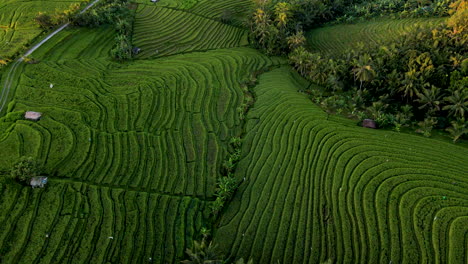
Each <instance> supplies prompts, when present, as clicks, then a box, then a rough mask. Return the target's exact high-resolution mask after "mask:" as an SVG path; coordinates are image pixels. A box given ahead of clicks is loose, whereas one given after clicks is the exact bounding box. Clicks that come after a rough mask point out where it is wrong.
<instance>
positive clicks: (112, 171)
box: [0, 0, 468, 264]
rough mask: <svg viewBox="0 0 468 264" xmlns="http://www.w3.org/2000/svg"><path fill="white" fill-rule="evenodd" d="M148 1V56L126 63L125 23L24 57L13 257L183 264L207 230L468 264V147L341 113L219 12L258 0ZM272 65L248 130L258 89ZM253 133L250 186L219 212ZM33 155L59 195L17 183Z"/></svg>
mask: <svg viewBox="0 0 468 264" xmlns="http://www.w3.org/2000/svg"><path fill="white" fill-rule="evenodd" d="M138 2H140V5H139V7H138V12H137V18H136V21H135V24H134V30H135V35H134V38H133V39H134V41H135V43H136V45H137V46H139V47H141V49H142V52H141V53H140V54H139V57H138V58H137V59H136V60H134V61H130V62H126V63H117V62H115V61H113V60H112V59H111V58H110V57H109V54H110V50H111V48H112V46H113V45H114V43H115V34H114V29H113V28H112V27H110V26H108V27H100V28H96V29H85V28H81V29H78V28H75V29H67V30H65V31H62V32H61V33H59V34H57V35H56V36H54V37H53V38H52V39H51V40H50V41H49V42H47V43H46V44H45V45H44V46H42V47H41V48H40V49H39V50H37V51H36V52H35V53H34V54H33V56H34V57H35V58H36V59H37V60H38V61H39V63H38V64H21V66H20V67H18V73H17V74H15V75H14V76H19V77H18V79H17V80H15V81H14V82H13V83H14V84H15V87H14V88H13V90H12V91H14V96H13V99H12V101H11V102H10V104H9V107H8V111H7V112H8V113H7V115H6V116H5V117H1V118H0V224H1V226H2V228H0V263H60V264H61V263H178V262H179V260H181V259H183V258H185V257H186V256H184V251H185V249H186V248H188V247H191V246H192V242H193V240H194V239H198V238H200V230H201V229H202V227H207V228H209V229H211V232H212V233H213V236H214V241H215V242H216V243H217V244H218V245H219V247H218V248H219V250H220V251H222V252H223V253H224V254H225V255H226V256H229V257H231V259H233V260H234V259H238V258H240V257H244V258H245V259H248V258H249V257H252V258H253V259H254V263H320V262H325V261H327V260H331V261H332V262H336V263H414V262H421V263H425V262H431V263H432V262H439V263H465V262H466V260H468V254H467V252H468V244H467V242H468V240H467V237H468V228H467V226H468V225H467V221H468V208H467V204H468V202H467V198H468V191H467V187H468V177H467V176H468V175H467V171H468V160H467V156H468V151H467V149H466V148H462V147H458V146H455V145H452V144H446V143H441V142H438V141H434V140H430V139H424V138H422V137H414V136H408V135H403V134H397V133H393V132H388V131H378V130H369V129H362V128H358V127H356V125H355V124H354V123H353V122H350V121H347V120H341V119H340V118H337V117H333V116H327V115H326V114H325V113H324V112H323V111H322V110H320V109H319V108H317V107H315V106H314V105H313V104H312V103H311V102H310V100H309V99H308V98H307V97H306V96H305V95H304V94H301V93H299V92H298V91H300V90H303V89H304V87H306V85H308V83H305V81H304V80H303V79H301V78H299V77H298V76H297V75H296V74H293V73H292V71H291V69H290V68H289V67H287V66H284V64H286V60H284V59H280V58H269V57H267V56H265V55H262V54H260V53H259V52H257V51H255V50H253V49H249V48H246V47H240V46H242V45H244V44H245V31H244V30H243V29H241V28H239V27H237V26H230V25H227V24H224V23H220V22H219V21H218V20H219V16H220V15H222V14H223V13H224V11H225V10H228V11H230V12H233V13H236V12H243V11H242V10H247V8H249V5H250V3H249V2H248V1H247V0H241V1H237V2H233V1H229V0H220V1H211V0H199V1H196V0H194V1H185V0H160V1H159V2H158V3H157V4H155V5H153V4H151V3H149V1H143V0H138ZM156 49H158V53H152V52H153V51H155V50H156ZM281 65H283V66H281ZM272 69H273V70H272ZM259 71H267V72H266V73H264V74H262V75H260V77H259V84H258V85H257V86H256V87H254V88H253V91H254V92H255V98H256V102H255V104H254V107H253V108H251V110H250V111H249V113H248V116H247V117H248V118H247V120H248V121H247V123H245V124H244V123H243V122H241V120H240V116H239V111H238V109H239V108H241V109H242V107H240V106H242V103H243V102H244V99H245V98H244V96H245V95H244V91H243V90H242V89H241V84H240V83H245V82H246V81H248V80H249V81H250V80H251V79H252V72H259ZM3 78H5V76H3ZM0 83H3V82H0ZM249 98H250V97H249ZM24 111H39V112H42V113H43V117H42V118H41V119H40V120H39V121H38V122H32V121H27V120H24V119H23V118H22V115H23V113H24ZM239 135H242V136H244V139H243V144H242V147H243V149H242V159H241V162H240V163H239V164H238V165H237V169H236V172H235V176H236V177H237V178H238V179H239V181H240V182H241V185H240V189H239V190H238V192H237V193H236V195H235V197H234V200H233V201H232V202H230V203H228V204H227V206H226V207H225V208H224V211H222V213H221V215H220V218H218V219H215V220H216V221H213V218H210V217H209V216H210V212H211V208H210V207H211V205H212V204H213V201H214V200H215V198H216V196H215V194H214V193H215V189H216V180H217V178H218V177H219V176H220V170H221V167H222V164H223V161H225V159H226V157H227V154H228V151H227V150H228V145H229V144H228V142H229V141H230V139H232V137H237V136H239ZM20 156H33V157H35V158H36V159H37V160H38V161H39V162H40V163H42V164H43V165H44V168H45V174H46V175H48V176H49V183H48V184H47V186H46V188H44V189H31V188H30V187H26V186H21V185H20V184H18V183H16V182H12V180H9V179H8V178H7V177H5V176H6V174H7V171H8V169H10V168H11V166H12V164H13V163H14V162H15V161H16V160H17V159H18V158H19V157H20ZM244 179H245V180H244Z"/></svg>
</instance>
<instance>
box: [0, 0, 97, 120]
mask: <svg viewBox="0 0 468 264" xmlns="http://www.w3.org/2000/svg"><path fill="white" fill-rule="evenodd" d="M99 1H101V0H94V1H93V2H91V3H90V4H88V5H87V6H86V7H85V8H84V9H83V10H81V11H80V14H83V13H84V12H86V11H87V10H88V9H90V8H91V7H93V6H94V5H95V4H96V3H97V2H99ZM69 25H70V23H66V24H64V25H62V26H61V27H59V28H58V29H56V30H55V31H54V32H52V33H50V34H49V35H47V36H46V37H45V38H44V39H43V40H41V41H40V42H39V43H37V44H36V45H34V46H33V47H32V48H31V49H29V50H28V51H26V53H24V55H23V56H21V57H19V58H18V59H17V60H16V61H15V62H13V64H12V65H11V68H10V71H9V72H8V74H7V75H6V76H7V77H6V79H5V82H4V85H3V86H2V92H1V94H0V113H2V111H3V109H4V108H5V105H6V103H7V102H8V95H9V93H10V90H11V86H12V84H13V80H14V79H15V78H14V77H15V74H16V70H17V69H18V66H19V65H20V64H21V63H22V62H23V61H24V57H27V56H29V55H31V54H32V53H33V52H34V51H35V50H37V49H38V48H39V47H41V46H42V45H43V44H44V43H46V42H47V41H48V40H49V39H51V38H52V37H53V36H55V35H57V34H58V33H59V32H61V31H62V30H64V29H65V28H66V27H68V26H69Z"/></svg>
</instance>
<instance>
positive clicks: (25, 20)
mask: <svg viewBox="0 0 468 264" xmlns="http://www.w3.org/2000/svg"><path fill="white" fill-rule="evenodd" d="M83 1H84V0H61V1H55V0H51V1H20V0H4V1H2V2H1V3H0V58H1V57H4V58H8V57H12V56H14V55H15V54H16V53H17V52H19V51H20V50H21V49H22V48H23V47H24V46H25V45H27V44H29V43H30V42H31V41H32V40H34V39H35V38H36V37H38V36H39V35H40V34H41V33H42V32H43V30H42V29H41V28H40V27H39V26H38V25H36V24H35V22H34V18H35V17H36V15H37V14H38V13H39V12H43V13H53V12H55V11H56V10H65V9H68V8H69V7H70V5H71V4H73V3H80V2H83Z"/></svg>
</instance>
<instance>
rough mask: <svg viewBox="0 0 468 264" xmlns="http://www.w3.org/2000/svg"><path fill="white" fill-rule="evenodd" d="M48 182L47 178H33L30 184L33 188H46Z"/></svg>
mask: <svg viewBox="0 0 468 264" xmlns="http://www.w3.org/2000/svg"><path fill="white" fill-rule="evenodd" d="M47 180H48V179H47V177H42V176H39V177H32V178H31V182H30V184H31V187H33V188H44V186H45V185H46V184H47Z"/></svg>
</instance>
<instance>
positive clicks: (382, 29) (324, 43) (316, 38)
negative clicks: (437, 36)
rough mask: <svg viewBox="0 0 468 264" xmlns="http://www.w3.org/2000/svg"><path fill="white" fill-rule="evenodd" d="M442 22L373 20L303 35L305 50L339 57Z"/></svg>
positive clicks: (325, 28)
mask: <svg viewBox="0 0 468 264" xmlns="http://www.w3.org/2000/svg"><path fill="white" fill-rule="evenodd" d="M444 20H445V18H406V19H389V18H385V19H382V18H380V19H376V20H373V21H366V22H358V23H356V24H347V25H334V26H326V27H322V28H317V29H314V30H311V31H309V32H307V34H306V37H307V41H308V45H309V48H310V49H311V50H312V51H317V52H325V53H329V52H333V53H342V52H345V51H346V50H347V49H349V48H352V47H353V46H355V45H357V44H358V43H362V44H364V45H368V44H380V43H385V42H388V41H392V40H395V39H397V38H398V37H400V36H402V35H403V34H404V33H406V32H408V31H410V30H412V29H414V28H417V27H420V26H429V25H435V24H438V23H441V22H443V21H444Z"/></svg>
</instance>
